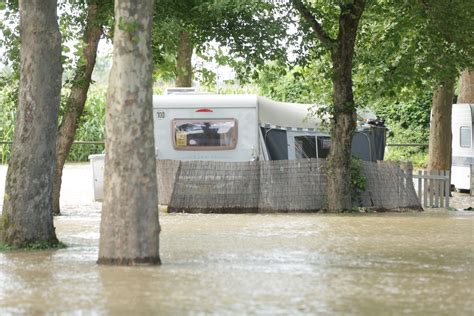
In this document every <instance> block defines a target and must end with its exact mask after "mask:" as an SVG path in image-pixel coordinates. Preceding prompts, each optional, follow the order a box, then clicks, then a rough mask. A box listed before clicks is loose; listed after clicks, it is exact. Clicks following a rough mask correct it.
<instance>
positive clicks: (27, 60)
mask: <svg viewBox="0 0 474 316" xmlns="http://www.w3.org/2000/svg"><path fill="white" fill-rule="evenodd" d="M56 5H57V3H56V0H23V1H20V38H21V46H20V54H21V70H20V97H19V104H18V109H17V118H16V122H15V134H14V140H13V148H12V156H11V159H10V162H9V165H8V173H7V181H6V186H5V200H4V204H3V214H2V216H3V218H2V221H1V226H3V227H1V228H2V229H1V234H0V235H1V236H0V237H1V238H0V239H2V242H4V243H6V244H9V245H12V246H15V247H25V246H28V245H29V244H32V243H42V244H43V245H53V244H55V243H57V242H58V240H57V238H56V234H55V231H54V225H53V215H52V214H51V193H52V187H53V183H52V179H53V174H54V155H55V142H56V131H57V121H58V110H59V102H60V91H61V74H62V67H61V35H60V33H59V29H58V23H57V13H56Z"/></svg>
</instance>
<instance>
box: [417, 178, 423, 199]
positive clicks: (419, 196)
mask: <svg viewBox="0 0 474 316" xmlns="http://www.w3.org/2000/svg"><path fill="white" fill-rule="evenodd" d="M417 181H418V199H419V200H420V204H421V195H422V193H423V192H421V190H422V189H421V170H418V179H417Z"/></svg>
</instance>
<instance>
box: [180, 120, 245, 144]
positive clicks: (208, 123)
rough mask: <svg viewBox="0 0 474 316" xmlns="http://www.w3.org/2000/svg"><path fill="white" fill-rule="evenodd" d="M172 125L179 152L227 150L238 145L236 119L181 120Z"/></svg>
mask: <svg viewBox="0 0 474 316" xmlns="http://www.w3.org/2000/svg"><path fill="white" fill-rule="evenodd" d="M171 124H172V130H173V145H174V148H175V149H177V150H226V149H234V148H235V146H236V145H237V121H236V120H235V119H216V120H212V119H211V120H203V119H179V120H173V121H172V123H171Z"/></svg>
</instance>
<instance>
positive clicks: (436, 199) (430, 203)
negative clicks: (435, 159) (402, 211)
mask: <svg viewBox="0 0 474 316" xmlns="http://www.w3.org/2000/svg"><path fill="white" fill-rule="evenodd" d="M413 178H414V179H415V180H416V185H415V186H416V187H417V192H418V197H419V200H420V203H421V204H422V205H423V207H433V208H437V207H445V208H448V207H449V193H450V190H451V185H450V181H449V180H450V177H449V171H437V170H431V171H427V170H424V171H421V170H418V173H417V174H414V175H413Z"/></svg>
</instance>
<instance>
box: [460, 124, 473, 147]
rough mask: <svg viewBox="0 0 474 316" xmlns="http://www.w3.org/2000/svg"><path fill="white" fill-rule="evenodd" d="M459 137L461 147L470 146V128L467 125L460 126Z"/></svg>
mask: <svg viewBox="0 0 474 316" xmlns="http://www.w3.org/2000/svg"><path fill="white" fill-rule="evenodd" d="M459 139H460V142H461V144H460V145H461V147H468V148H469V147H471V128H470V127H469V126H461V129H460V137H459Z"/></svg>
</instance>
